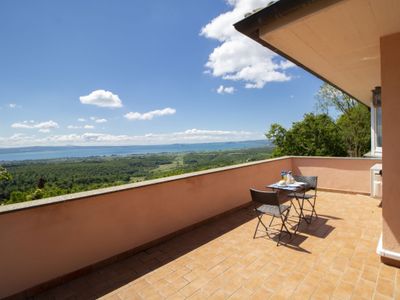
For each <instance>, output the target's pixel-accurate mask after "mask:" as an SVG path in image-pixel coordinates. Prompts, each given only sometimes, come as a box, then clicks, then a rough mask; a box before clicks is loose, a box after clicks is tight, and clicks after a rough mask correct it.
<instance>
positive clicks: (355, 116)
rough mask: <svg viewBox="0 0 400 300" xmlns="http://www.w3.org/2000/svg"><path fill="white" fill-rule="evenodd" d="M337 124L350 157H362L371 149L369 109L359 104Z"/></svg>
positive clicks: (342, 116)
mask: <svg viewBox="0 0 400 300" xmlns="http://www.w3.org/2000/svg"><path fill="white" fill-rule="evenodd" d="M336 123H337V125H338V127H339V128H340V132H341V134H342V139H343V143H344V145H345V147H346V150H347V153H348V155H349V156H353V157H360V156H362V155H364V154H365V153H367V152H368V151H369V150H370V149H371V127H370V126H371V115H370V112H369V110H368V108H367V107H365V106H364V105H361V104H357V105H356V106H354V107H352V108H351V109H349V110H348V111H347V113H345V114H342V115H341V116H340V117H339V118H338V120H337V121H336Z"/></svg>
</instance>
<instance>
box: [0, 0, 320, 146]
mask: <svg viewBox="0 0 400 300" xmlns="http://www.w3.org/2000/svg"><path fill="white" fill-rule="evenodd" d="M268 2H269V1H265V0H229V1H224V0H202V1H196V0H185V1H182V0H180V1H177V0H169V1H165V0H159V1H129V0H126V1H122V0H115V1H110V0H108V1H101V0H92V1H90V0H85V1H71V0H69V1H53V0H48V1H44V0H37V1H28V0H27V1H18V0H2V1H1V2H0V37H1V47H0V147H7V146H32V145H67V144H68V145H70V144H76V145H119V144H164V143H176V142H185V143H190V142H208V141H228V140H247V139H259V138H263V133H264V132H265V131H266V130H267V129H268V128H269V125H270V124H271V123H274V122H278V123H281V124H283V125H284V126H289V125H290V124H291V123H292V122H293V121H298V120H300V119H301V118H302V116H303V114H304V113H306V112H310V111H313V110H314V103H315V99H314V95H315V94H316V92H317V90H318V88H319V86H320V84H321V82H320V81H319V80H318V79H316V78H315V77H313V76H312V75H310V74H308V73H306V72H305V71H303V70H301V69H300V68H298V67H295V66H293V65H292V64H289V63H287V62H285V61H284V60H282V59H281V58H280V57H278V56H276V55H274V54H273V53H271V52H270V51H268V50H267V49H265V48H263V47H261V46H259V45H258V44H256V43H255V42H253V41H251V40H249V39H248V38H246V37H244V36H242V35H241V34H239V33H237V32H236V31H235V30H234V29H233V27H232V26H231V25H232V24H233V23H234V22H236V21H237V20H239V19H241V18H242V17H243V15H244V13H246V12H248V11H251V10H252V9H254V8H257V7H263V6H265V5H266V4H267V3H268ZM78 119H80V121H79V120H78ZM83 119H84V120H83Z"/></svg>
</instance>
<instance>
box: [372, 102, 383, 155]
mask: <svg viewBox="0 0 400 300" xmlns="http://www.w3.org/2000/svg"><path fill="white" fill-rule="evenodd" d="M376 112H377V108H376V107H374V105H373V103H371V154H372V156H382V147H378V145H377V143H378V133H377V128H376Z"/></svg>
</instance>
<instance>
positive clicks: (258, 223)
mask: <svg viewBox="0 0 400 300" xmlns="http://www.w3.org/2000/svg"><path fill="white" fill-rule="evenodd" d="M257 218H258V222H257V226H256V230H255V231H254V235H253V239H255V238H256V234H257V231H258V226H259V225H260V221H261V218H260V216H257Z"/></svg>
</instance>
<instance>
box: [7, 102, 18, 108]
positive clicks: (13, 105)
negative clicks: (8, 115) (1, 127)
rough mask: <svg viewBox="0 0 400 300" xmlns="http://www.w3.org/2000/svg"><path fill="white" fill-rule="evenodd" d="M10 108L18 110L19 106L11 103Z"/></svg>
mask: <svg viewBox="0 0 400 300" xmlns="http://www.w3.org/2000/svg"><path fill="white" fill-rule="evenodd" d="M8 107H9V108H17V107H18V106H17V104H15V103H10V104H8Z"/></svg>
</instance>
